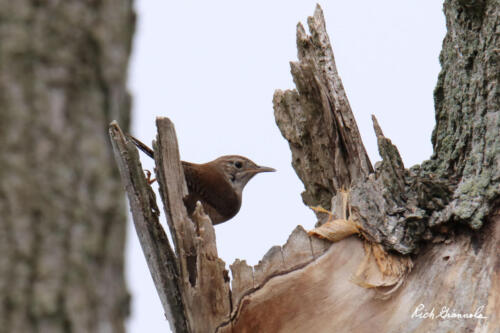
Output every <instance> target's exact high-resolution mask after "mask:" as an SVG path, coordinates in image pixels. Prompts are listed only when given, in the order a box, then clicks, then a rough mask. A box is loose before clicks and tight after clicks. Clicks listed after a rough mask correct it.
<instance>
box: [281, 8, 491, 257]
mask: <svg viewBox="0 0 500 333" xmlns="http://www.w3.org/2000/svg"><path fill="white" fill-rule="evenodd" d="M444 8H445V15H446V18H447V26H448V33H447V35H446V37H445V40H444V43H443V51H442V53H441V57H440V60H441V63H442V66H443V68H442V71H441V73H440V75H439V79H438V84H437V87H436V89H435V92H434V97H435V105H436V127H435V129H434V132H433V135H432V142H433V146H434V153H433V155H432V156H431V158H430V160H427V161H424V162H423V163H422V164H421V165H417V166H415V167H412V168H411V169H405V167H404V165H403V162H402V160H401V157H400V156H399V152H398V150H397V148H396V147H395V146H394V145H393V144H392V143H391V142H390V140H389V139H388V138H386V137H384V136H383V134H382V130H381V129H380V126H379V125H378V124H377V122H376V120H375V119H374V126H375V131H376V133H377V140H378V147H379V153H380V155H381V157H382V161H381V162H379V163H377V164H376V165H375V168H374V169H372V167H371V164H370V161H369V160H368V158H367V157H366V153H365V152H364V147H363V143H362V142H361V139H360V136H359V133H358V130H357V126H356V123H355V121H354V118H353V116H352V112H351V110H350V107H349V103H348V101H347V97H346V95H345V92H344V89H343V86H342V82H341V80H340V77H339V76H338V73H337V70H336V68H335V60H334V57H333V51H332V49H331V45H330V42H329V38H328V35H327V33H326V28H325V23H324V18H323V14H322V11H321V8H319V7H317V9H316V12H315V14H314V16H313V17H310V18H309V19H308V24H309V30H310V35H307V34H306V33H305V31H304V29H303V27H302V26H301V25H300V24H299V26H298V28H297V47H298V50H299V51H298V55H299V61H298V62H292V63H291V72H292V76H293V78H294V82H295V84H296V87H297V89H296V90H287V91H284V92H283V91H280V90H277V91H276V92H275V95H274V100H273V101H274V110H275V117H276V123H277V124H278V127H279V128H280V130H281V132H282V134H283V136H284V137H285V138H286V139H287V140H288V142H289V144H290V149H291V151H292V165H293V167H294V169H295V170H296V172H297V174H298V176H299V177H300V178H301V180H302V181H303V183H304V186H305V191H304V193H303V194H302V197H303V200H304V202H305V203H306V204H307V205H310V206H316V205H320V206H322V207H324V208H330V201H331V200H332V199H334V198H335V196H337V195H338V191H339V189H341V188H349V189H350V200H351V204H352V207H353V215H355V219H356V220H357V221H358V222H359V223H360V224H361V226H362V230H363V234H364V236H365V237H366V238H368V239H370V240H372V241H375V242H377V243H381V244H383V245H384V246H385V248H386V250H395V251H397V252H399V253H401V254H409V253H414V252H416V251H417V250H418V247H419V243H420V242H421V241H423V240H425V239H427V240H429V239H431V238H432V237H433V233H434V230H436V227H437V226H439V225H441V224H447V223H449V224H453V223H455V222H464V223H467V224H468V225H469V226H470V227H472V228H473V229H478V228H480V227H481V226H482V224H483V221H484V218H485V217H486V216H488V214H489V213H491V211H492V208H493V207H494V206H495V205H496V204H497V203H498V198H499V192H500V160H499V157H500V154H499V153H500V136H499V135H498V133H499V130H500V116H499V114H500V102H499V96H500V94H499V91H498V79H499V73H500V68H499V66H500V65H499V63H500V62H499V46H500V45H499V37H498V36H499V34H498V29H499V20H500V19H499V18H500V15H499V11H500V6H499V1H498V0H496V1H482V2H478V3H469V2H467V1H457V0H448V1H446V2H445V5H444Z"/></svg>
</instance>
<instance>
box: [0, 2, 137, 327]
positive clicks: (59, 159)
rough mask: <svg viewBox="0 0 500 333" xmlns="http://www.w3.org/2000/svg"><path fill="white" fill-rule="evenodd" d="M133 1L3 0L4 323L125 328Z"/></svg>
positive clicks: (0, 211) (0, 222)
mask: <svg viewBox="0 0 500 333" xmlns="http://www.w3.org/2000/svg"><path fill="white" fill-rule="evenodd" d="M133 30H134V14H133V11H132V3H131V1H130V0H110V1H28V0H16V1H11V0H0V36H1V45H0V179H1V182H0V253H1V256H0V331H1V332H123V331H124V320H125V318H126V317H127V315H128V311H129V295H128V293H127V290H126V287H125V282H124V267H123V264H124V244H125V230H126V229H125V228H126V215H125V202H124V199H123V192H122V186H121V184H120V181H119V174H118V171H117V169H116V167H115V164H114V163H113V158H112V154H111V148H110V145H109V140H108V138H107V135H106V128H107V124H108V123H109V121H110V120H111V119H118V120H119V121H120V123H122V125H123V126H124V127H128V121H129V109H130V98H129V96H128V93H127V90H126V77H127V64H128V57H129V54H130V48H131V38H132V33H133Z"/></svg>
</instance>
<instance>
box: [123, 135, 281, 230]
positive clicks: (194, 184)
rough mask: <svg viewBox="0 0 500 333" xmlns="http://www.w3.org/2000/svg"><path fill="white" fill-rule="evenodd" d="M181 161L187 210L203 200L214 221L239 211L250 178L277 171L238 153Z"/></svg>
mask: <svg viewBox="0 0 500 333" xmlns="http://www.w3.org/2000/svg"><path fill="white" fill-rule="evenodd" d="M128 138H129V139H130V140H132V142H133V143H134V144H135V145H136V146H137V147H138V148H139V149H140V150H142V151H143V152H144V153H146V155H148V156H149V157H151V158H153V157H154V154H153V150H152V149H151V148H149V147H148V146H147V145H145V144H144V143H142V142H141V141H139V140H138V139H136V138H134V137H133V136H131V135H128ZM181 163H182V167H183V169H184V176H185V178H186V183H187V187H188V195H187V196H186V197H184V204H185V205H186V209H187V211H188V214H189V215H191V214H192V213H193V211H194V209H195V207H196V202H197V201H200V202H201V204H202V205H203V209H204V210H205V213H207V214H208V216H209V217H210V220H212V223H213V224H219V223H222V222H226V221H228V220H230V219H231V218H233V217H234V216H235V215H236V214H237V213H238V211H239V210H240V207H241V197H242V193H243V189H244V188H245V185H246V184H247V183H248V181H249V180H250V179H252V178H253V177H254V176H255V175H256V174H258V173H261V172H273V171H276V170H275V169H273V168H269V167H264V166H259V165H257V164H255V163H254V162H252V161H251V160H249V159H248V158H246V157H243V156H239V155H227V156H221V157H219V158H217V159H215V160H213V161H211V162H208V163H204V164H195V163H189V162H185V161H181Z"/></svg>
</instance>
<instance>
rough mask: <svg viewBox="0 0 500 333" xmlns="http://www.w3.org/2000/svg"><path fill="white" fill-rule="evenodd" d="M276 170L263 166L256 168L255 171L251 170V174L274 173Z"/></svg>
mask: <svg viewBox="0 0 500 333" xmlns="http://www.w3.org/2000/svg"><path fill="white" fill-rule="evenodd" d="M275 171H276V169H273V168H270V167H265V166H258V167H257V168H256V169H252V172H253V173H261V172H275Z"/></svg>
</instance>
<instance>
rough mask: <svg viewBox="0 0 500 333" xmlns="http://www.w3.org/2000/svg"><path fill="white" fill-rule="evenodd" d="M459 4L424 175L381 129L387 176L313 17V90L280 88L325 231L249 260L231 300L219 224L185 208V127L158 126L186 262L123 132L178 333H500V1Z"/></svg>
mask: <svg viewBox="0 0 500 333" xmlns="http://www.w3.org/2000/svg"><path fill="white" fill-rule="evenodd" d="M444 6H445V7H444V8H445V15H446V18H447V22H448V34H447V35H446V38H445V41H444V43H443V51H442V54H441V62H442V66H443V69H442V72H441V74H440V76H439V80H438V85H437V88H436V90H435V102H436V128H435V130H434V133H433V138H432V140H433V144H434V154H433V156H432V157H431V159H430V160H428V161H425V162H423V163H422V165H420V166H417V167H413V168H411V169H409V170H408V169H405V167H404V165H403V161H402V159H401V157H400V155H399V152H398V150H397V148H396V146H394V145H393V144H392V143H391V141H390V140H389V139H388V138H386V137H385V136H384V134H383V132H382V129H381V127H380V125H379V124H378V122H377V120H376V118H375V117H373V123H374V129H375V133H376V136H377V141H378V147H379V152H380V155H381V157H382V161H381V162H379V163H377V164H375V166H374V167H372V164H371V162H370V161H369V159H368V156H367V154H366V152H365V148H364V146H363V143H362V141H361V137H360V134H359V131H358V129H357V125H356V122H355V120H354V116H353V114H352V111H351V109H350V106H349V102H348V100H347V96H346V94H345V92H344V88H343V85H342V81H341V79H340V77H339V75H338V72H337V69H336V66H335V60H334V56H333V51H332V48H331V45H330V41H329V37H328V35H327V33H326V29H325V22H324V18H323V13H322V11H321V8H319V6H318V7H317V9H316V11H315V14H314V16H313V17H310V18H309V19H308V25H309V30H310V34H307V33H306V32H305V29H304V28H303V26H302V25H300V24H299V26H298V28H297V47H298V55H299V61H297V62H293V63H292V64H291V68H292V75H293V77H294V82H295V84H296V87H297V89H296V90H287V91H280V90H277V91H276V92H275V95H274V100H273V102H274V110H275V117H276V122H277V124H278V127H279V128H280V130H281V132H282V134H283V136H284V137H285V138H286V139H287V140H288V141H289V143H290V149H291V151H292V164H293V167H294V168H295V170H296V172H297V174H298V176H299V177H300V179H301V180H302V182H303V183H304V185H305V191H304V193H303V194H302V198H303V200H304V202H305V203H306V204H307V205H309V206H315V207H313V209H314V210H315V211H316V212H317V215H318V218H319V222H318V225H317V228H315V229H314V230H312V231H310V232H309V233H306V232H305V230H304V229H303V228H302V227H301V226H298V227H297V228H296V229H295V230H294V231H293V232H292V234H291V235H290V237H289V239H288V241H287V243H286V244H285V245H283V246H275V247H273V248H271V249H270V250H269V251H268V253H267V254H266V255H265V256H264V258H263V259H262V260H261V261H260V262H259V264H258V265H255V266H254V267H250V266H248V265H247V264H246V262H245V261H240V260H236V261H235V262H234V263H233V264H232V265H231V266H230V268H231V271H232V277H233V280H232V281H231V289H230V290H229V289H228V288H227V284H226V283H227V279H226V275H225V274H224V267H223V265H222V264H221V262H220V261H219V260H218V258H217V251H216V248H215V239H214V236H215V234H214V233H213V228H212V226H211V225H209V224H207V223H206V222H207V221H206V220H207V219H208V217H207V216H206V215H205V214H204V213H203V211H202V209H200V210H199V211H198V214H197V215H196V217H195V218H194V220H190V219H189V218H188V217H187V215H186V213H185V209H183V207H179V203H180V202H181V200H182V197H183V196H184V195H185V186H183V179H182V178H183V177H182V171H181V172H179V163H180V162H179V160H178V159H179V157H178V155H179V154H178V151H177V146H176V140H175V134H174V131H173V127H172V125H171V124H170V122H169V121H168V120H164V119H159V120H158V123H159V124H160V123H168V124H169V126H170V129H169V130H168V135H166V134H165V133H162V132H164V131H165V129H164V128H162V126H158V130H159V138H158V141H159V144H158V145H159V147H160V148H161V149H159V148H157V149H155V160H156V163H157V170H156V172H157V179H158V181H159V184H160V193H161V194H162V198H163V201H164V206H165V210H166V215H167V219H168V221H169V227H170V229H171V233H172V238H173V240H174V245H175V249H176V253H174V252H173V251H172V249H171V248H170V246H169V244H168V242H167V243H165V239H166V237H165V235H164V234H163V231H161V232H159V231H158V229H159V227H158V222H157V221H156V220H155V219H154V218H151V214H150V212H151V211H155V209H156V206H155V203H154V200H151V195H148V194H147V193H149V191H150V189H149V188H148V185H147V182H146V181H145V179H144V175H143V174H142V173H141V172H140V171H141V168H140V163H139V161H138V157H137V153H136V152H135V151H134V149H133V147H132V146H131V144H130V143H127V142H126V139H125V138H124V137H123V135H121V134H120V131H119V128H117V127H116V125H112V126H111V128H110V134H111V137H112V139H113V142H114V145H115V154H116V157H117V161H118V162H119V165H120V170H121V172H122V177H123V178H124V180H125V182H126V184H127V191H128V194H129V199H130V202H131V206H132V210H133V211H134V219H135V221H136V228H137V232H138V234H139V238H140V240H141V243H142V245H143V248H144V251H145V254H146V258H147V260H148V263H149V266H150V269H151V270H152V274H153V277H156V278H155V283H156V286H157V289H158V290H159V294H160V297H161V298H162V301H163V305H164V308H165V311H166V314H167V317H168V318H169V320H170V321H171V323H172V327H173V329H174V330H175V331H176V332H325V333H326V332H449V331H457V332H500V314H499V311H498V310H499V308H500V259H499V257H498V253H499V250H500V206H499V198H500V195H499V194H500V186H499V185H500V136H499V135H498V133H499V129H500V101H499V96H500V95H499V93H498V89H499V87H498V80H499V75H498V74H499V73H500V61H499V60H500V59H499V57H498V55H499V53H498V50H499V49H500V47H499V46H500V45H499V44H500V40H499V35H498V33H497V31H498V29H499V27H500V24H499V23H500V22H499V20H500V15H499V14H500V3H499V1H498V0H494V1H475V2H473V1H470V2H467V1H461V0H447V1H445V5H444ZM389 97H390V96H389ZM165 138H169V140H166V139H165ZM165 146H166V147H167V148H165ZM162 147H163V148H162ZM147 221H150V222H147ZM160 229H161V228H160ZM144 234H146V235H148V237H144V236H143V235H144ZM353 234H357V235H358V236H359V237H349V236H351V235H353ZM322 238H326V239H327V240H324V239H322ZM344 238H345V239H344ZM329 241H332V242H333V243H330V242H329ZM162 253H168V260H169V264H168V265H167V264H165V263H163V264H162V263H161V262H159V261H158V260H159V259H158V258H161V257H162ZM163 256H165V255H163ZM207 281H208V282H209V283H207ZM227 299H230V302H229V304H227ZM214 300H218V301H217V302H214ZM200 307H201V309H200ZM457 317H458V318H457ZM204 323H205V326H203V324H204Z"/></svg>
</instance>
